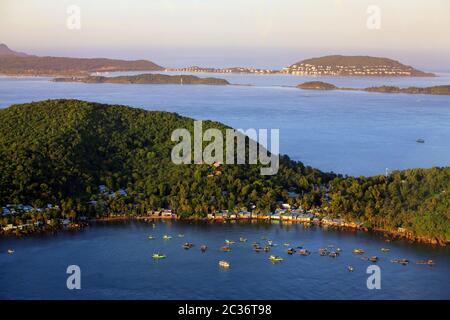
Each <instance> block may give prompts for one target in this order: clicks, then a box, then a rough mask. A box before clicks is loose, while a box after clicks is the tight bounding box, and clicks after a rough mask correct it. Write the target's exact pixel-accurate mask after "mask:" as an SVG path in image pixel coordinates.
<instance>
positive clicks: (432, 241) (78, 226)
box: [0, 215, 449, 247]
mask: <svg viewBox="0 0 450 320" xmlns="http://www.w3.org/2000/svg"><path fill="white" fill-rule="evenodd" d="M158 220H163V221H186V222H207V223H237V222H249V223H270V224H275V223H276V224H303V225H304V226H318V227H321V228H324V229H328V228H330V229H337V230H342V231H346V232H350V231H362V232H364V233H369V234H373V235H380V236H382V237H383V238H384V240H385V242H391V241H393V240H406V241H408V242H409V243H410V244H414V243H420V244H426V245H431V246H434V247H446V246H447V244H448V243H449V241H445V240H441V239H438V238H430V237H424V236H416V235H413V234H412V233H408V232H398V231H393V230H387V229H382V228H367V227H363V226H358V225H356V224H354V223H353V225H352V223H349V224H348V225H334V224H332V223H328V222H323V221H296V220H283V219H267V218H263V217H258V218H234V219H228V218H227V219H225V218H221V219H217V218H215V219H214V218H213V219H211V218H207V217H195V216H192V217H188V218H180V217H176V218H174V217H161V216H152V215H148V216H125V215H123V216H114V217H101V218H92V219H88V220H86V221H82V222H80V221H78V222H77V223H74V224H71V225H68V226H62V225H58V226H45V227H39V228H38V230H36V229H33V230H25V231H24V230H18V229H15V230H14V231H13V232H5V231H0V237H2V236H16V237H24V236H30V235H35V234H37V235H39V234H56V233H58V231H79V230H83V229H84V228H86V227H89V226H90V225H91V223H97V222H116V221H117V222H118V221H121V222H123V221H143V222H153V221H158ZM380 240H381V239H380Z"/></svg>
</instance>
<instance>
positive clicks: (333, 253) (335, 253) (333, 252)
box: [328, 251, 339, 258]
mask: <svg viewBox="0 0 450 320" xmlns="http://www.w3.org/2000/svg"><path fill="white" fill-rule="evenodd" d="M338 255H339V252H336V251H331V252H330V253H329V254H328V256H329V257H331V258H336V257H337V256H338Z"/></svg>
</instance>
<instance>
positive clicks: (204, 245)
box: [200, 244, 208, 252]
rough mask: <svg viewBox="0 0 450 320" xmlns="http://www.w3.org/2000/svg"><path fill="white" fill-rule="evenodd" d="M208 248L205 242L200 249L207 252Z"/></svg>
mask: <svg viewBox="0 0 450 320" xmlns="http://www.w3.org/2000/svg"><path fill="white" fill-rule="evenodd" d="M206 250H208V247H207V246H206V244H203V245H201V246H200V251H201V252H206Z"/></svg>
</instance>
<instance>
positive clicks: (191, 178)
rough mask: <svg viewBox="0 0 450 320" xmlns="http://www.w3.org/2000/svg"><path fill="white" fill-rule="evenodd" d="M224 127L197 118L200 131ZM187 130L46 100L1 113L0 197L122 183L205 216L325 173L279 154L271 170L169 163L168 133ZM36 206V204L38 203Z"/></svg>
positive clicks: (16, 198)
mask: <svg viewBox="0 0 450 320" xmlns="http://www.w3.org/2000/svg"><path fill="white" fill-rule="evenodd" d="M208 127H217V128H219V129H222V130H223V129H225V128H226V127H225V126H223V125H221V124H219V123H215V122H204V123H203V129H204V130H205V129H206V128H208ZM176 128H187V129H188V130H191V131H192V130H193V120H192V119H189V118H185V117H182V116H179V115H178V114H175V113H169V112H157V111H145V110H142V109H135V108H130V107H126V106H118V105H102V104H97V103H90V102H84V101H77V100H48V101H41V102H35V103H30V104H22V105H13V106H11V107H9V108H7V109H4V110H0V199H2V201H1V202H2V203H1V204H3V205H5V203H34V202H41V203H43V204H45V203H58V202H60V201H61V200H65V199H66V200H67V199H69V198H70V199H73V200H75V201H79V202H81V203H83V202H85V201H87V200H90V199H91V198H92V197H93V196H95V195H96V194H97V193H98V186H99V185H100V184H105V185H106V186H107V187H108V188H109V189H110V190H118V189H119V188H128V189H129V190H130V194H133V193H135V194H136V195H137V194H139V195H140V196H142V199H143V202H145V204H146V205H148V206H149V207H151V208H154V209H157V208H158V207H168V206H170V207H172V208H174V209H177V211H179V212H185V213H190V214H192V213H193V212H194V211H195V212H197V213H206V212H207V211H210V210H212V209H215V208H216V209H218V208H228V207H234V206H243V205H248V204H249V202H253V203H255V205H257V206H258V207H260V208H264V209H266V210H271V208H273V207H274V206H275V204H276V201H277V199H281V197H282V196H283V193H286V191H287V190H288V189H290V188H294V189H296V190H303V191H304V192H309V191H311V190H312V188H313V187H314V184H315V183H319V184H320V183H322V182H323V183H326V182H327V181H328V180H329V179H330V178H332V177H334V175H329V174H324V173H322V172H320V171H319V170H314V169H312V168H309V167H305V166H303V165H302V164H301V163H295V162H293V161H290V160H289V159H288V158H287V157H286V158H283V159H281V161H280V162H281V168H280V170H279V173H278V175H275V176H272V177H267V176H261V175H260V170H259V169H260V168H259V166H255V165H253V166H250V165H235V166H233V165H230V166H228V165H224V166H223V169H222V173H221V174H220V175H217V176H213V177H210V174H211V173H213V171H212V168H211V166H209V165H206V164H204V165H194V164H193V165H175V164H173V163H172V162H171V158H170V154H171V150H172V147H173V146H174V145H175V143H174V142H172V141H171V139H170V137H171V134H172V131H173V130H174V129H176ZM38 204H40V203H38Z"/></svg>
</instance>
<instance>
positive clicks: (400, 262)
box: [391, 259, 409, 266]
mask: <svg viewBox="0 0 450 320" xmlns="http://www.w3.org/2000/svg"><path fill="white" fill-rule="evenodd" d="M391 262H392V263H398V264H401V265H404V266H406V265H407V264H408V263H409V260H408V259H393V260H391Z"/></svg>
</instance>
